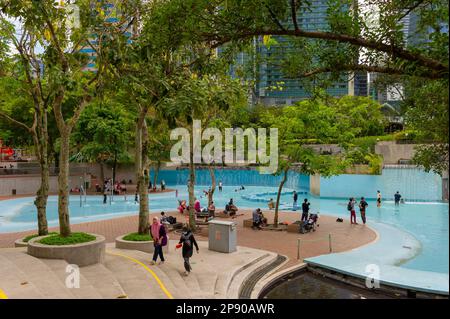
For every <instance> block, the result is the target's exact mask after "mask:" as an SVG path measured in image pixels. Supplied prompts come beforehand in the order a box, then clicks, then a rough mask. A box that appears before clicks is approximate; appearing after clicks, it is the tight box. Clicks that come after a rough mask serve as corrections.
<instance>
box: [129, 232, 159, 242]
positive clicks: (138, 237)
mask: <svg viewBox="0 0 450 319" xmlns="http://www.w3.org/2000/svg"><path fill="white" fill-rule="evenodd" d="M123 239H124V240H129V241H152V240H153V238H152V237H151V236H150V235H149V234H145V235H140V234H139V233H131V234H128V235H126V236H124V237H123Z"/></svg>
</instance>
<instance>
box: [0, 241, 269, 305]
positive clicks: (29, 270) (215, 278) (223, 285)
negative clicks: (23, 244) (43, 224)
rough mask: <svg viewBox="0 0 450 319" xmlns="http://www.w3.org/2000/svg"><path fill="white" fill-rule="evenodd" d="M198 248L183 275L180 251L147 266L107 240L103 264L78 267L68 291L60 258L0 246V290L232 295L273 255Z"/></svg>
mask: <svg viewBox="0 0 450 319" xmlns="http://www.w3.org/2000/svg"><path fill="white" fill-rule="evenodd" d="M199 246H200V253H199V254H196V253H194V255H193V256H192V258H191V264H192V268H193V270H192V272H191V273H190V274H189V276H185V275H184V267H183V258H182V256H181V252H180V251H175V250H171V251H170V253H168V254H166V256H165V257H166V262H165V263H164V264H162V265H154V266H151V265H150V264H149V263H150V261H151V258H152V255H151V254H148V253H145V252H141V251H136V250H123V249H116V248H114V245H113V244H107V250H106V254H105V262H104V263H103V264H95V265H90V266H86V267H81V268H79V270H80V288H73V289H69V288H67V287H66V284H65V281H66V278H67V276H68V275H69V273H66V267H67V265H68V263H67V262H66V261H64V260H56V259H38V258H35V257H32V256H30V255H28V254H27V253H26V248H8V249H0V289H2V290H3V291H4V292H5V293H6V295H7V296H8V297H9V298H67V299H71V298H77V299H100V298H107V299H115V298H131V299H141V298H146V299H148V298H155V299H168V298H169V296H170V295H171V296H172V297H173V298H176V299H213V298H238V296H239V291H240V289H242V286H243V283H244V282H245V280H247V279H248V278H249V277H250V276H251V275H252V273H255V272H257V271H258V270H260V269H261V268H262V267H264V266H267V264H269V263H271V262H272V261H273V260H274V258H276V254H274V253H271V252H267V251H261V250H256V249H251V248H245V247H238V251H237V252H234V253H231V254H224V253H217V252H212V251H209V250H208V248H207V246H208V243H207V242H199ZM172 247H174V245H172ZM152 273H153V274H154V275H156V276H157V278H158V280H159V281H160V283H161V285H162V286H163V287H164V288H165V289H166V291H164V289H163V287H162V286H161V285H160V283H158V280H157V279H156V278H155V277H154V275H153V274H152Z"/></svg>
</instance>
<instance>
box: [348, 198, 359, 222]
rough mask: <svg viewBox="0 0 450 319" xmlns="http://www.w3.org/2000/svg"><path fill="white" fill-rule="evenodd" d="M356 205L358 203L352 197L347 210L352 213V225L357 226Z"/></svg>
mask: <svg viewBox="0 0 450 319" xmlns="http://www.w3.org/2000/svg"><path fill="white" fill-rule="evenodd" d="M355 203H356V201H355V199H354V198H353V197H350V199H349V200H348V204H347V210H348V211H349V212H350V224H357V222H356V212H355Z"/></svg>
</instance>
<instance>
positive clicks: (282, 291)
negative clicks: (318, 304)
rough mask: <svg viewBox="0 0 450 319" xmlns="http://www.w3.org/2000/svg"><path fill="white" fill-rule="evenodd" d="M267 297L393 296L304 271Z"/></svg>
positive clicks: (378, 297) (368, 297) (353, 297)
mask: <svg viewBox="0 0 450 319" xmlns="http://www.w3.org/2000/svg"><path fill="white" fill-rule="evenodd" d="M264 298H267V299H380V298H391V297H389V296H386V295H382V294H378V293H375V292H373V291H370V290H366V289H361V288H358V287H353V286H350V285H346V284H343V283H340V282H338V281H335V280H331V279H327V278H324V277H321V276H317V275H314V274H312V273H309V272H308V273H304V274H301V275H299V276H298V277H295V278H293V279H287V280H286V281H284V282H282V283H281V284H280V285H278V286H277V287H275V288H273V289H272V290H271V291H270V292H269V293H268V294H266V295H265V297H264Z"/></svg>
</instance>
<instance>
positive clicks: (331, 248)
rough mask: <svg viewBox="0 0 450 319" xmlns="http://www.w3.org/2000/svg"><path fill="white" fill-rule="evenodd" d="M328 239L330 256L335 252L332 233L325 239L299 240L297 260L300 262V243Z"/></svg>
mask: <svg viewBox="0 0 450 319" xmlns="http://www.w3.org/2000/svg"><path fill="white" fill-rule="evenodd" d="M327 239H328V248H329V251H330V254H331V253H332V252H333V246H332V242H331V233H330V234H328V236H325V237H323V238H318V239H303V238H297V260H300V242H316V241H324V240H327Z"/></svg>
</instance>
